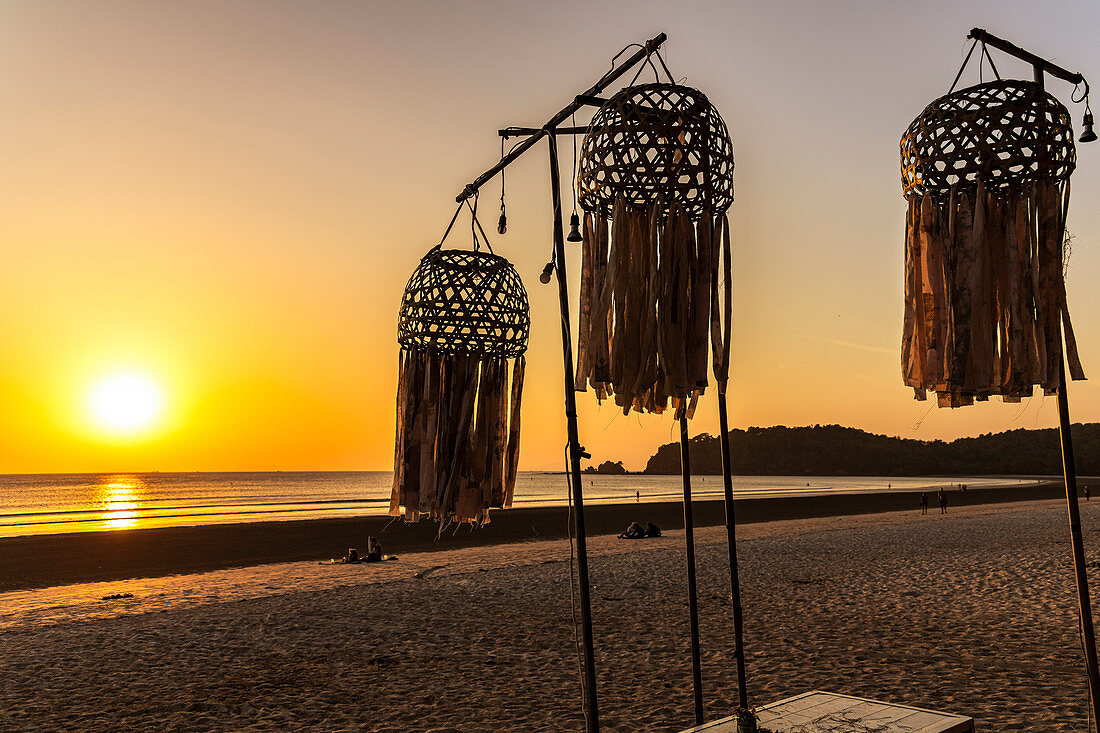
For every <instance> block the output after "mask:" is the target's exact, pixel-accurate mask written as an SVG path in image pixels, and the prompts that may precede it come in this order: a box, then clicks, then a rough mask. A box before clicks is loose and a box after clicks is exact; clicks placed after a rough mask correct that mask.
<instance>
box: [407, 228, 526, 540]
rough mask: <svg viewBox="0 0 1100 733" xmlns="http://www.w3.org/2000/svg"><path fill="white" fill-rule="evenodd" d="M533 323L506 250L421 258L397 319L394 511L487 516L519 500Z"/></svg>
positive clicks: (459, 518)
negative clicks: (522, 405)
mask: <svg viewBox="0 0 1100 733" xmlns="http://www.w3.org/2000/svg"><path fill="white" fill-rule="evenodd" d="M529 328H530V314H529V310H528V304H527V292H526V291H525V290H524V288H523V283H522V282H521V281H520V278H519V274H518V273H517V272H516V270H515V268H514V267H512V265H511V264H510V263H509V262H508V261H507V260H506V259H504V258H503V257H500V256H498V255H495V254H490V253H487V252H478V251H465V250H445V249H440V248H438V247H437V248H435V249H433V250H432V251H430V252H428V254H426V255H425V256H424V258H423V259H422V260H421V261H420V264H419V266H417V268H416V270H415V271H414V272H413V274H412V277H411V278H410V279H409V282H408V285H406V286H405V294H404V296H403V298H402V300H401V312H400V316H399V319H398V326H397V333H398V335H397V340H398V343H399V344H400V345H401V356H400V371H399V376H398V393H397V440H396V447H395V458H394V479H393V491H392V494H391V497H390V514H392V515H395V516H401V515H403V516H404V517H405V519H406V520H408V521H414V522H415V521H418V520H419V519H420V517H422V516H427V517H429V518H430V519H432V520H435V521H438V522H441V523H442V522H448V521H456V522H472V523H477V524H483V523H485V522H487V521H488V518H489V509H490V508H491V507H495V508H504V507H508V506H511V503H512V493H513V490H514V488H515V482H516V470H517V466H518V462H519V427H520V423H519V417H520V402H521V396H522V393H523V371H524V365H525V361H524V356H523V355H524V352H525V351H526V350H527V335H528V331H529ZM509 377H510V384H509Z"/></svg>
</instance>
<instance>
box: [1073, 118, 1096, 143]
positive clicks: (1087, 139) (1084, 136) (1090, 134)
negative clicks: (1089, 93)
mask: <svg viewBox="0 0 1100 733" xmlns="http://www.w3.org/2000/svg"><path fill="white" fill-rule="evenodd" d="M1082 122H1083V124H1084V130H1082V131H1081V137H1079V138H1077V141H1078V142H1082V143H1091V142H1093V141H1094V140H1096V131H1095V130H1093V129H1092V125H1093V119H1092V112H1086V113H1085V117H1084V120H1082Z"/></svg>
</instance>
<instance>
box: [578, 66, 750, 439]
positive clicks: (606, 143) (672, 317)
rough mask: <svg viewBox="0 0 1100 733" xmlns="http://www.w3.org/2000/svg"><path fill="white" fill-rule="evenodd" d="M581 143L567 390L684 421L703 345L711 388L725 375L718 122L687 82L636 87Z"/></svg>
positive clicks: (727, 152)
mask: <svg viewBox="0 0 1100 733" xmlns="http://www.w3.org/2000/svg"><path fill="white" fill-rule="evenodd" d="M581 147H582V149H581V157H580V165H579V169H578V173H577V192H578V201H579V203H580V206H581V208H583V209H584V211H585V217H584V226H583V229H584V233H583V237H584V240H583V241H584V244H583V252H584V254H583V264H582V269H581V308H580V329H579V338H578V356H577V378H576V385H575V386H576V389H577V390H578V391H584V390H586V389H587V386H588V385H589V384H591V385H592V387H593V388H594V390H595V392H596V396H597V398H598V399H603V398H604V397H607V396H609V395H612V394H613V395H614V398H615V404H617V405H618V406H619V407H621V408H622V409H623V412H624V413H625V412H628V411H629V410H630V409H631V408H633V409H635V410H637V411H639V412H661V411H663V410H664V409H665V408H666V407H667V406H668V404H669V400H670V399H671V402H672V406H673V408H674V409H675V411H676V415H677V417H683V416H687V417H690V416H691V415H692V413H693V412H694V409H695V403H696V400H697V398H698V396H699V395H700V394H701V393H702V392H703V390H704V389H705V388H706V386H707V344H708V342H709V343H710V345H711V348H712V350H713V363H712V368H713V373H714V376H715V379H716V380H717V382H718V385H719V389H721V390H724V389H725V383H726V381H727V379H728V373H729V366H728V362H729V335H730V332H729V329H730V321H729V318H730V313H731V310H732V301H731V291H730V280H731V270H730V260H729V256H730V255H729V223H728V221H727V219H726V211H727V210H728V209H729V207H730V205H731V204H732V203H733V165H734V162H733V144H732V143H731V141H730V137H729V133H728V132H727V131H726V125H725V123H724V122H723V121H722V118H721V116H720V115H719V114H718V111H717V110H716V109H715V108H714V105H712V104H711V103H710V100H708V99H707V97H706V95H704V94H703V93H702V92H700V91H698V90H697V89H692V88H691V87H686V86H682V85H679V84H665V83H652V84H640V85H637V86H631V87H627V88H625V89H623V90H621V91H620V92H618V93H617V94H615V95H614V96H613V97H612V98H611V99H609V100H608V101H607V103H606V104H604V106H603V107H601V108H600V109H599V111H598V112H597V113H596V115H595V116H594V117H593V118H592V122H591V124H590V126H589V128H588V132H587V134H586V135H585V137H584V141H583V143H582V146H581ZM723 252H724V255H723ZM723 260H724V267H723V266H722V264H721V263H722V261H723ZM720 271H721V272H722V277H721V281H722V285H723V286H724V288H725V300H724V304H720V303H719V300H720V296H719V291H720V288H719V280H720V278H719V272H720ZM721 312H724V314H725V319H724V323H723V319H722V318H721V317H720V313H721Z"/></svg>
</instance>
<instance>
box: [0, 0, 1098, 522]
mask: <svg viewBox="0 0 1100 733" xmlns="http://www.w3.org/2000/svg"><path fill="white" fill-rule="evenodd" d="M0 15H2V17H3V23H0V105H2V106H3V107H4V112H3V118H4V135H3V136H0V159H2V160H3V161H4V163H3V174H2V175H0V242H3V244H4V269H3V276H2V282H0V333H2V334H3V338H2V339H0V473H10V472H28V473H33V472H85V471H87V472H106V473H115V472H119V471H132V472H136V471H154V470H162V471H200V470H204V471H233V470H257V471H258V470H276V469H279V470H389V469H390V468H391V467H392V462H393V436H394V403H395V388H396V371H397V353H398V347H397V344H396V317H397V308H398V304H399V302H400V297H401V293H402V290H403V288H404V285H405V283H406V281H407V279H408V277H409V275H410V273H411V272H412V271H413V269H414V267H415V266H416V264H417V262H418V261H419V259H420V257H421V256H422V255H423V254H424V253H425V252H426V251H427V250H428V249H429V248H431V247H432V246H434V245H435V244H437V243H438V242H439V238H440V236H441V235H442V233H443V230H444V228H445V227H446V225H447V222H448V221H449V220H450V217H451V214H452V213H453V212H454V206H455V203H454V197H455V194H457V193H458V192H459V191H460V190H461V189H462V187H463V186H464V185H465V184H466V183H467V182H468V181H470V180H472V179H473V178H474V177H475V176H477V175H478V174H479V173H480V172H482V171H483V170H485V169H486V168H487V167H489V166H490V165H492V164H493V163H494V162H495V161H496V160H497V159H498V158H499V155H500V140H499V138H498V137H497V136H496V131H497V130H498V129H500V128H502V127H504V126H507V125H511V124H516V125H537V124H541V123H542V122H544V121H545V119H546V118H548V117H549V116H550V115H551V114H553V113H554V112H555V111H556V110H557V109H559V108H560V107H561V106H563V105H564V104H566V103H567V102H568V101H569V100H571V99H573V96H574V95H575V94H576V93H577V92H579V91H582V90H583V89H585V88H587V87H588V86H589V85H590V84H591V83H592V82H593V81H594V80H595V79H596V78H598V77H599V76H600V75H601V74H603V73H604V72H605V71H606V69H607V65H608V63H609V61H610V59H611V57H612V56H613V55H614V54H615V53H616V52H617V51H619V49H621V48H622V47H623V46H624V45H626V44H627V43H630V42H634V41H639V40H643V39H647V38H651V37H653V36H655V35H656V34H657V33H658V32H659V31H664V32H666V33H667V35H668V38H669V40H668V43H667V45H666V47H665V50H664V55H665V59H666V60H667V62H668V64H669V66H670V68H671V70H672V72H673V74H674V75H676V76H677V77H678V78H679V77H680V76H683V75H686V78H687V83H688V84H690V85H692V86H695V87H698V88H699V89H702V90H704V91H705V92H706V93H707V95H708V97H709V98H710V99H711V100H712V101H713V102H714V104H715V105H716V107H717V108H718V109H719V111H720V112H721V113H722V115H723V117H724V118H725V120H726V123H727V125H728V127H729V130H730V134H731V136H732V138H733V141H734V147H735V157H736V172H735V185H736V193H737V199H736V201H735V203H734V204H733V207H732V209H731V210H730V212H729V213H730V223H731V227H732V234H733V236H732V240H733V241H732V244H733V258H734V263H733V264H734V327H733V362H732V370H731V378H732V381H731V384H730V391H729V406H730V410H731V413H730V425H731V426H732V427H736V428H746V427H749V426H753V425H759V426H767V425H776V424H786V425H807V424H815V423H821V424H825V423H839V424H842V425H849V426H852V427H857V428H862V429H864V430H868V431H871V432H875V433H885V434H890V435H899V436H902V437H907V438H922V439H937V438H942V439H952V438H955V437H960V436H965V435H974V434H978V433H985V432H997V431H1001V430H1007V429H1013V428H1036V427H1051V426H1054V425H1056V424H1057V408H1056V404H1055V400H1054V399H1053V398H1046V399H1044V398H1043V397H1041V396H1037V397H1035V398H1033V399H1032V400H1031V401H1029V402H1025V403H1024V404H1021V405H1003V404H1001V403H999V402H994V401H991V402H990V403H988V404H983V405H978V406H975V407H969V408H964V409H960V410H955V411H950V410H938V409H936V408H935V407H931V404H930V403H928V402H923V403H918V402H915V401H913V399H912V393H911V391H910V390H907V389H906V388H905V387H904V386H903V385H902V382H901V377H900V367H899V355H898V349H899V340H900V328H901V319H902V282H903V280H902V277H903V276H902V270H903V248H904V233H903V227H904V220H905V202H904V199H903V198H902V195H901V190H900V184H899V172H898V139H899V137H900V135H901V133H902V131H903V130H904V129H905V127H906V125H908V124H909V122H910V121H911V120H912V119H913V117H915V116H916V115H917V114H918V113H919V112H920V111H921V109H922V107H923V106H924V105H925V104H926V103H927V102H929V101H930V100H932V99H934V98H935V97H938V96H940V95H941V94H943V93H945V92H946V91H947V87H948V86H949V85H950V83H951V80H952V78H953V76H954V74H955V72H956V70H957V69H958V66H959V63H960V62H961V57H960V49H963V41H964V38H965V35H966V32H967V31H968V30H969V29H970V28H971V27H974V26H981V27H988V28H989V29H990V31H991V32H994V33H997V34H998V35H1002V36H1004V37H1007V38H1010V39H1012V40H1014V41H1016V42H1018V43H1020V44H1021V45H1022V46H1024V47H1026V48H1029V49H1031V50H1034V51H1035V52H1037V53H1043V54H1047V55H1049V56H1051V57H1054V58H1057V59H1058V60H1059V62H1060V63H1065V64H1067V65H1068V67H1069V68H1073V69H1080V70H1081V71H1082V72H1083V73H1085V75H1086V76H1089V75H1090V74H1091V75H1092V76H1096V75H1097V74H1100V45H1098V44H1096V43H1095V38H1094V35H1095V34H1094V29H1095V28H1096V27H1100V5H1097V6H1082V5H1079V4H1078V5H1073V6H1070V5H1066V6H1065V7H1061V6H1053V5H1051V4H1040V3H1027V2H1024V1H1023V0H1011V1H1009V2H1000V1H996V0H975V2H972V3H966V4H965V5H959V4H938V5H937V4H932V3H928V4H925V5H922V11H921V12H920V13H919V14H914V13H913V12H912V10H911V8H910V7H909V6H908V5H907V4H904V3H896V4H895V3H873V2H851V3H846V4H844V5H843V7H841V6H838V5H836V4H833V3H820V2H812V0H776V2H771V3H757V2H747V1H746V2H739V1H738V0H734V1H732V2H727V1H723V2H718V1H717V0H713V1H711V2H702V1H700V2H684V3H679V4H677V5H676V6H675V8H672V7H671V6H670V5H669V4H668V3H657V2H648V1H644V2H636V3H626V2H625V0H623V1H622V2H619V1H617V0H612V1H611V2H607V3H598V4H592V3H584V2H580V1H579V0H563V2H559V3H543V4H536V3H520V4H518V5H517V4H515V3H510V4H507V5H505V4H503V3H500V2H485V3H473V4H469V3H467V4H437V5H432V6H430V7H429V6H425V5H422V4H416V3H376V2H365V3H325V4H323V5H322V6H319V7H314V6H310V5H307V4H281V3H270V4H254V3H236V2H229V3H220V4H216V5H211V6H210V7H209V8H206V9H205V10H199V9H196V7H195V6H193V5H192V4H188V3H147V2H140V1H139V0H119V1H118V2H115V3H110V4H107V5H103V4H97V5H94V6H92V5H84V4H81V3H75V2H68V1H63V2H58V3H34V2H27V1H25V0H17V1H16V2H14V3H9V4H7V5H6V6H5V8H4V10H3V11H0ZM792 17H797V18H799V19H800V22H799V23H796V24H791V22H790V18H792ZM993 17H995V18H996V19H997V23H998V24H997V25H996V26H990V25H989V22H991V21H990V20H989V19H990V18H993ZM578 18H584V20H585V22H584V23H577V19H578ZM898 29H904V35H905V39H904V40H905V42H904V43H899V42H898V34H899V30H898ZM368 39H369V42H365V41H367V40H368ZM963 52H965V49H963ZM996 58H997V65H998V68H999V70H1000V72H1001V73H1002V74H1004V75H1005V76H1006V77H1007V76H1024V77H1025V78H1030V75H1031V70H1030V68H1027V67H1023V66H1021V65H1019V64H1014V63H1013V62H1012V61H1010V60H1007V59H1006V60H1002V58H1001V57H1000V56H996ZM762 59H764V60H766V62H762V61H761V60H762ZM971 66H972V67H973V62H972V64H971ZM967 74H968V75H969V74H970V71H967ZM630 76H631V75H628V76H627V79H626V80H625V81H628V80H629V77H630ZM641 78H642V80H645V81H648V80H649V78H650V72H649V71H644V73H643V76H642V77H641ZM975 81H977V77H976V72H975V74H974V78H973V79H971V78H970V77H969V76H967V78H966V79H964V81H962V82H960V84H962V83H972V82H975ZM1049 89H1050V91H1051V92H1052V93H1054V94H1056V95H1058V96H1059V97H1060V98H1061V99H1062V100H1063V101H1064V102H1065V103H1066V104H1067V105H1068V106H1069V108H1070V110H1071V113H1072V115H1073V119H1074V123H1075V124H1077V125H1079V122H1080V114H1081V112H1082V111H1083V110H1082V109H1081V107H1080V105H1074V104H1072V103H1070V101H1069V94H1070V90H1069V89H1068V88H1066V87H1065V86H1063V85H1061V83H1060V82H1059V83H1057V84H1056V83H1054V82H1051V84H1050V85H1049ZM590 113H591V111H590V110H586V111H584V112H583V113H578V115H577V120H576V121H577V124H578V125H583V124H585V123H586V122H587V120H588V115H589V114H590ZM567 145H568V142H567V141H564V140H563V142H562V146H563V147H562V148H561V150H562V161H561V173H562V179H563V188H562V194H563V196H564V203H565V206H566V208H567V209H569V208H571V206H572V201H571V192H570V190H569V184H568V182H569V180H570V178H571V175H570V167H571V163H572V159H571V158H572V156H571V147H566V146H567ZM544 146H545V143H541V142H540V144H539V146H538V147H536V148H533V149H532V150H531V151H530V152H529V153H528V154H527V155H526V156H525V157H524V158H523V159H522V160H521V161H518V162H517V163H516V164H515V165H513V166H512V167H510V168H509V169H508V173H507V175H508V179H507V206H508V233H507V235H506V236H503V237H498V236H496V235H495V234H494V233H493V232H494V228H493V227H492V226H491V224H492V223H493V221H494V220H495V210H494V200H495V198H496V197H498V196H499V194H500V188H499V186H500V181H499V179H494V180H493V181H491V182H490V183H489V184H487V186H486V187H485V188H484V189H483V190H482V193H483V195H485V196H486V200H485V201H483V202H481V208H480V211H481V212H482V213H481V219H482V223H483V224H484V225H486V227H487V228H488V229H489V232H490V236H491V241H492V245H493V247H494V249H495V251H496V252H497V253H499V254H501V255H504V256H505V257H507V258H508V259H509V260H511V261H512V262H513V263H514V264H515V266H516V269H517V270H518V272H519V273H520V275H521V277H522V278H523V280H524V283H525V285H526V287H527V291H528V294H529V297H530V301H531V319H532V328H531V336H530V348H529V351H528V354H527V372H526V381H525V392H524V413H523V426H522V435H523V439H522V452H521V466H520V467H521V469H524V470H561V469H562V463H563V461H562V446H563V444H564V442H565V419H564V417H563V414H562V413H563V395H562V388H563V375H562V359H561V340H560V330H559V324H560V317H559V313H558V303H557V292H556V288H555V287H552V286H547V287H544V286H542V285H540V284H539V281H538V274H539V272H540V271H541V270H542V268H543V265H544V264H545V263H546V261H547V259H548V258H549V254H550V247H551V242H550V229H549V227H550V222H551V212H550V210H549V208H550V201H549V191H548V180H547V179H548V175H547V168H546V151H545V147H544ZM1098 200H1100V145H1091V146H1090V145H1080V146H1078V169H1077V172H1076V173H1075V174H1074V178H1073V195H1072V200H1071V203H1070V207H1069V227H1070V229H1071V230H1072V232H1073V234H1075V235H1076V239H1075V241H1074V253H1073V257H1072V259H1071V261H1070V267H1069V274H1068V278H1067V283H1068V291H1069V305H1070V311H1071V313H1072V316H1073V325H1074V328H1075V330H1076V332H1077V339H1078V344H1079V347H1080V352H1081V358H1082V361H1083V362H1084V366H1085V370H1086V372H1087V373H1088V374H1089V375H1090V376H1092V377H1093V378H1094V381H1090V382H1084V383H1075V384H1074V385H1072V387H1071V389H1070V398H1071V411H1072V417H1073V419H1074V420H1075V421H1078V422H1085V421H1098V420H1100V289H1097V288H1094V287H1092V286H1091V283H1095V282H1100V207H1097V206H1095V202H1096V201H1098ZM469 242H470V222H469V219H468V218H467V217H466V215H465V214H464V215H463V217H462V219H461V220H460V221H459V222H458V223H456V225H455V228H454V230H453V232H452V234H451V236H450V238H449V239H448V241H447V246H454V247H467V246H469ZM567 258H568V265H569V267H568V275H569V286H570V289H571V292H572V308H573V313H572V316H573V319H574V323H575V322H576V317H577V313H576V308H577V305H576V304H577V292H578V289H579V264H578V260H579V249H578V248H576V247H575V246H573V245H569V249H568V253H567ZM120 373H125V374H136V375H141V377H142V378H143V379H145V380H148V381H149V382H150V383H151V384H152V385H153V386H154V388H155V389H154V392H155V391H159V392H160V395H161V399H160V409H159V411H158V410H157V409H151V408H154V407H155V406H154V403H156V402H157V399H156V398H155V396H154V397H150V393H149V390H148V389H146V388H138V389H136V390H133V389H131V398H135V399H136V403H135V402H133V401H131V402H130V403H129V404H130V406H129V407H128V408H125V409H124V408H123V407H120V406H119V403H117V402H116V403H115V407H114V408H111V409H109V410H108V414H107V415H106V416H105V415H100V417H99V418H98V419H95V420H93V419H91V415H90V414H89V405H88V401H89V399H90V397H89V395H90V392H91V391H92V390H93V389H94V388H95V385H96V384H97V383H98V380H101V379H104V378H107V377H109V376H110V375H116V374H120ZM133 386H134V385H133V384H131V388H132V387H133ZM125 391H126V390H123V392H125ZM142 394H144V397H141V395H142ZM108 402H110V401H109V400H108ZM122 402H123V403H125V402H126V400H123V401H122ZM577 402H578V410H579V413H580V438H581V442H582V443H583V444H584V445H585V446H586V447H587V449H588V450H589V451H590V452H591V453H592V455H593V459H592V460H593V461H594V462H596V463H599V462H602V461H605V460H612V461H618V460H622V461H623V462H624V464H625V465H626V466H627V467H628V468H630V469H641V468H643V467H644V465H645V461H646V459H647V458H648V457H649V456H650V455H652V454H653V453H654V451H655V450H656V449H657V448H658V447H659V446H660V445H662V444H664V443H669V442H674V441H675V440H677V438H678V431H677V429H676V425H675V423H674V421H673V420H672V419H671V418H670V417H668V416H667V415H665V416H639V415H636V414H631V415H628V416H624V415H622V413H621V412H620V411H617V410H616V409H615V408H614V405H613V404H605V405H603V406H602V407H601V406H598V405H596V404H595V399H594V397H593V396H592V394H591V393H582V394H578V395H577ZM714 402H715V401H714V399H713V390H711V391H710V392H708V394H707V395H706V396H705V397H704V399H703V400H701V402H700V405H699V409H698V412H697V415H696V418H695V420H694V421H693V423H692V426H691V432H692V433H693V434H694V433H700V432H709V433H715V432H716V431H717V429H718V428H717V426H718V418H717V414H716V408H715V404H714ZM142 405H144V407H141V406H142ZM139 408H140V409H139ZM111 410H117V412H111ZM112 415H113V417H112ZM142 416H144V418H143V419H144V422H142V419H138V418H141V417H142ZM135 420H136V421H137V423H140V424H141V425H142V426H141V427H135V428H134V429H133V430H121V429H116V428H117V427H118V426H117V425H116V428H111V423H112V422H115V423H118V422H122V423H127V421H130V422H133V421H135ZM118 501H119V502H121V503H120V506H121V505H122V504H125V503H126V501H127V500H126V499H125V497H120V498H119V499H118ZM120 511H126V510H125V509H120Z"/></svg>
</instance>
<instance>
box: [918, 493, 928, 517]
mask: <svg viewBox="0 0 1100 733" xmlns="http://www.w3.org/2000/svg"><path fill="white" fill-rule="evenodd" d="M920 513H921V514H927V513H928V492H927V491H922V492H920Z"/></svg>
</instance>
